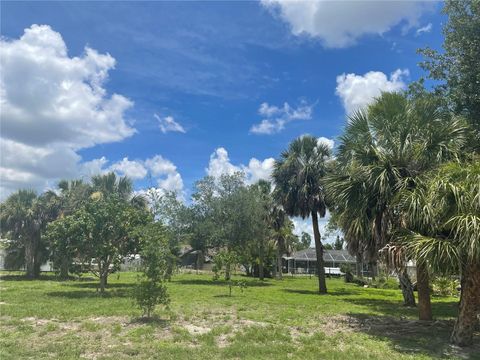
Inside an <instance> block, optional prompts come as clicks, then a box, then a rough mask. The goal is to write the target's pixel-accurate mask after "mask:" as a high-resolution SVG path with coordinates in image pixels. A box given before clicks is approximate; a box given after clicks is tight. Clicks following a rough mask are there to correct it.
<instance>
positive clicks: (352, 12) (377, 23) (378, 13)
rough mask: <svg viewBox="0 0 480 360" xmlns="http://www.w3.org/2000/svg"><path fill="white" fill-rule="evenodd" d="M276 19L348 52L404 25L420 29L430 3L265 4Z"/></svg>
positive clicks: (267, 0)
mask: <svg viewBox="0 0 480 360" xmlns="http://www.w3.org/2000/svg"><path fill="white" fill-rule="evenodd" d="M261 3H262V5H263V6H264V7H265V8H267V9H268V10H269V11H270V12H271V13H272V14H274V16H277V17H279V18H280V19H282V20H283V21H284V22H286V23H287V24H288V25H289V27H290V30H291V32H292V33H293V34H294V35H296V36H298V35H302V34H305V35H308V36H311V37H315V38H318V39H320V40H321V41H322V43H323V45H324V46H325V47H330V48H344V47H347V46H351V45H354V44H355V43H356V42H357V41H358V39H360V38H361V37H363V36H366V35H381V34H384V33H386V32H388V31H390V30H391V29H392V28H393V27H395V26H397V25H399V24H403V25H404V29H406V30H408V29H410V28H412V27H415V26H417V25H418V22H419V19H420V17H421V15H422V13H424V12H425V11H428V10H429V9H431V8H432V7H433V4H431V3H428V2H414V1H331V0H309V1H283V0H262V1H261Z"/></svg>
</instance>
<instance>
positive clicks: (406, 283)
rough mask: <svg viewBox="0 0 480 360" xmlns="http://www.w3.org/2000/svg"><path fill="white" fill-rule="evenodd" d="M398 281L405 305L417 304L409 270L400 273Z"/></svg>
mask: <svg viewBox="0 0 480 360" xmlns="http://www.w3.org/2000/svg"><path fill="white" fill-rule="evenodd" d="M398 281H399V282H400V288H401V289H402V295H403V305H404V306H415V294H414V293H413V285H412V282H411V281H410V277H409V276H408V273H407V270H403V271H402V272H400V273H399V274H398Z"/></svg>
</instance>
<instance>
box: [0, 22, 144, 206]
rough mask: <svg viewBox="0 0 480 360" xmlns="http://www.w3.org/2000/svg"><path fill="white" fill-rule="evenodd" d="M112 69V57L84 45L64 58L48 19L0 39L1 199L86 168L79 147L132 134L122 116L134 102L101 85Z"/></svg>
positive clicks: (62, 46)
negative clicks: (76, 53)
mask: <svg viewBox="0 0 480 360" xmlns="http://www.w3.org/2000/svg"><path fill="white" fill-rule="evenodd" d="M114 67H115V59H114V58H113V57H112V56H111V55H109V54H100V53H98V52H97V51H96V50H94V49H91V48H88V47H86V48H85V50H84V52H83V53H82V54H81V55H80V56H75V57H70V56H69V55H68V50H67V46H66V44H65V42H64V41H63V38H62V36H61V35H60V34H59V33H58V32H55V31H54V30H52V29H51V28H50V27H49V26H47V25H32V26H31V27H30V28H27V29H25V31H24V33H23V35H22V36H21V37H20V38H19V39H5V38H2V39H1V40H0V72H1V74H2V76H1V78H0V105H1V108H2V132H1V154H0V163H1V166H2V172H1V174H2V175H1V189H0V190H1V197H2V198H3V197H5V196H7V195H8V194H9V193H11V192H12V191H15V190H16V189H19V188H25V187H28V188H35V189H39V190H40V189H43V188H45V187H47V186H49V185H51V184H52V182H54V181H56V180H58V179H59V178H63V177H73V176H77V175H78V174H79V171H80V170H82V169H86V168H82V165H81V157H80V155H78V153H77V152H78V150H81V149H85V148H89V147H93V146H95V145H98V144H104V143H110V142H116V141H121V140H123V139H125V138H127V137H129V136H132V135H133V134H134V133H135V129H134V128H133V127H132V126H131V125H129V122H128V121H127V119H126V116H125V113H126V111H127V110H128V109H130V108H131V107H132V106H133V102H132V101H130V100H129V99H127V98H126V97H124V96H122V95H119V94H112V95H108V94H107V91H106V89H105V88H104V83H105V81H106V80H107V79H108V73H109V71H110V70H112V69H114ZM93 165H95V164H94V163H91V164H90V166H93Z"/></svg>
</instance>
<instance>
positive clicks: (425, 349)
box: [348, 313, 480, 359]
mask: <svg viewBox="0 0 480 360" xmlns="http://www.w3.org/2000/svg"><path fill="white" fill-rule="evenodd" d="M348 315H349V324H348V325H349V326H350V327H351V328H353V329H354V331H359V332H363V333H365V334H368V335H370V336H373V337H376V338H379V339H381V340H384V341H388V342H389V343H390V344H391V345H392V346H393V348H394V349H395V350H396V351H398V352H401V353H406V354H411V355H414V354H422V355H428V356H432V357H435V358H452V357H459V358H464V359H479V354H480V334H479V333H477V334H476V335H475V340H474V344H475V345H474V346H472V347H469V348H459V347H456V346H453V345H451V344H450V342H449V339H450V333H451V331H452V329H453V323H454V321H453V320H436V321H419V320H405V319H398V318H393V317H390V316H372V315H367V314H357V313H350V314H348Z"/></svg>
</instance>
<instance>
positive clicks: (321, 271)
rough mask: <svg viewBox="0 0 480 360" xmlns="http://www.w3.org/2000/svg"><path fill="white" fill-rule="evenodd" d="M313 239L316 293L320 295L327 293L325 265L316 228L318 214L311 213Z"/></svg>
mask: <svg viewBox="0 0 480 360" xmlns="http://www.w3.org/2000/svg"><path fill="white" fill-rule="evenodd" d="M312 226H313V237H314V238H315V252H316V254H317V275H318V292H319V293H320V294H326V293H327V284H326V282H325V264H324V261H323V245H322V240H321V238H320V230H319V228H318V214H317V212H316V211H312Z"/></svg>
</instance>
